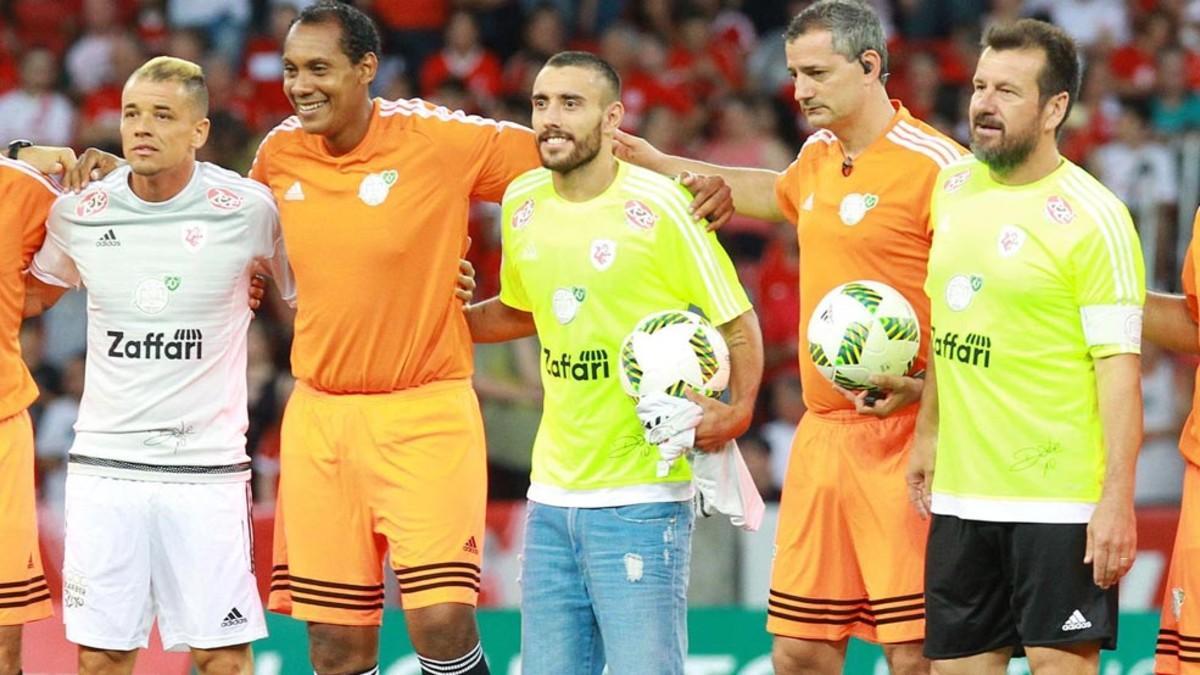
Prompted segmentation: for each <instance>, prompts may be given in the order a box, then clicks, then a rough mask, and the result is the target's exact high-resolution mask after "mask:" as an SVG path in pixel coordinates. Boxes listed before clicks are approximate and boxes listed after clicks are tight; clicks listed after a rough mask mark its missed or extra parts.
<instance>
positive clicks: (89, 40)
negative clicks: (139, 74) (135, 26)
mask: <svg viewBox="0 0 1200 675" xmlns="http://www.w3.org/2000/svg"><path fill="white" fill-rule="evenodd" d="M117 19H118V17H117V7H116V4H115V3H114V2H112V0H83V27H84V28H83V29H84V32H83V35H81V36H80V37H79V39H78V40H76V41H75V44H73V45H71V48H70V49H69V50H67V56H66V59H65V63H66V68H67V77H68V79H69V80H70V82H71V87H72V89H74V90H75V93H77V94H81V95H86V94H89V93H91V92H92V91H95V90H96V89H97V88H99V87H100V86H101V85H103V84H106V83H108V82H111V81H112V80H113V76H114V74H113V46H114V43H115V41H116V40H117V39H119V38H120V37H121V35H122V34H123V33H124V29H123V28H122V27H121V25H120V23H118V21H117Z"/></svg>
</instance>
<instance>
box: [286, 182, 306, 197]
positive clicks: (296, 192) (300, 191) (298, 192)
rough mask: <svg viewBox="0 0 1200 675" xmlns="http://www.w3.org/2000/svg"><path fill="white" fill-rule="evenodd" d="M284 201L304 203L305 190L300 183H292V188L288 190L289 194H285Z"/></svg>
mask: <svg viewBox="0 0 1200 675" xmlns="http://www.w3.org/2000/svg"><path fill="white" fill-rule="evenodd" d="M283 199H284V201H289V202H302V201H304V188H302V187H300V181H296V182H295V183H292V187H290V188H288V190H287V192H285V193H283Z"/></svg>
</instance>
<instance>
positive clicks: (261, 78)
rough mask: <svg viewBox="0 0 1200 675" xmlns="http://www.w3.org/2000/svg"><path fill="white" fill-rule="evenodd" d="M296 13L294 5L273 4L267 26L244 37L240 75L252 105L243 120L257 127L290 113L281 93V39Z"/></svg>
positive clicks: (261, 129)
mask: <svg viewBox="0 0 1200 675" xmlns="http://www.w3.org/2000/svg"><path fill="white" fill-rule="evenodd" d="M298 15H299V12H297V11H296V7H295V6H294V5H290V4H276V5H273V6H272V7H271V11H270V14H268V16H267V29H266V30H265V31H263V32H260V33H256V34H254V35H253V36H252V37H251V38H250V39H249V40H247V41H246V50H245V51H246V53H245V57H244V58H243V59H242V70H241V76H242V78H244V79H245V80H246V81H248V82H249V83H250V100H251V101H253V106H252V108H251V111H250V114H249V116H248V117H247V118H246V119H245V120H244V121H245V122H246V123H247V124H248V125H250V127H251V128H252V129H255V130H257V131H266V130H268V129H270V128H271V127H273V126H275V125H276V124H278V123H279V121H280V120H282V119H283V118H285V117H287V116H289V115H291V114H292V104H291V102H290V101H288V98H287V95H286V94H284V93H283V82H282V80H283V41H284V39H285V38H286V37H287V32H288V29H289V28H290V27H291V25H292V21H294V20H295V19H296V17H297V16H298ZM210 88H211V85H210Z"/></svg>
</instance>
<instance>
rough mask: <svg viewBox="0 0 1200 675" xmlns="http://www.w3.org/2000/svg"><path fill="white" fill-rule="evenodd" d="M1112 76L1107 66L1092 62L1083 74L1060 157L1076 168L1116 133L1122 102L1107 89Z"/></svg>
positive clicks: (1102, 63) (1064, 128) (1064, 134)
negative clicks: (1062, 156)
mask: <svg viewBox="0 0 1200 675" xmlns="http://www.w3.org/2000/svg"><path fill="white" fill-rule="evenodd" d="M1110 78H1111V74H1110V72H1109V69H1108V62H1106V61H1103V60H1094V61H1092V62H1091V63H1090V64H1089V65H1088V67H1087V69H1086V70H1085V71H1084V73H1083V84H1082V86H1081V87H1080V90H1079V102H1078V103H1076V104H1075V106H1074V107H1073V108H1072V109H1071V116H1070V117H1069V118H1067V121H1066V123H1065V124H1064V125H1063V140H1062V143H1060V144H1059V145H1060V147H1061V151H1062V154H1063V155H1064V156H1065V157H1066V158H1067V159H1069V160H1071V161H1073V162H1075V163H1076V164H1085V163H1086V162H1087V160H1088V156H1089V155H1091V153H1092V151H1094V150H1095V149H1096V148H1097V147H1099V146H1100V145H1102V144H1104V143H1107V142H1108V141H1109V139H1111V138H1112V136H1113V134H1114V133H1115V131H1116V126H1117V119H1118V118H1119V117H1120V115H1121V101H1120V100H1119V99H1118V98H1117V97H1116V96H1115V95H1114V94H1113V92H1112V89H1111V88H1110V87H1109V80H1110Z"/></svg>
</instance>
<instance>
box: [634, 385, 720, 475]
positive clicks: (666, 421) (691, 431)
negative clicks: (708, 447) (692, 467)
mask: <svg viewBox="0 0 1200 675" xmlns="http://www.w3.org/2000/svg"><path fill="white" fill-rule="evenodd" d="M703 412H704V411H703V410H702V409H701V408H700V406H698V405H696V404H695V403H692V402H691V401H689V400H687V399H686V398H679V397H677V396H671V395H670V394H666V393H661V392H655V393H652V394H646V395H644V396H642V397H641V399H639V400H638V404H637V415H638V419H640V420H641V421H642V428H644V429H645V430H646V441H647V442H649V443H650V444H651V445H653V446H656V447H657V448H658V456H659V462H658V470H657V474H658V477H659V478H662V477H663V476H666V475H667V474H668V473H670V471H671V465H672V464H674V463H675V460H677V459H679V458H680V457H682V456H683V453H685V452H687V451H688V450H690V449H691V448H692V446H693V445H695V444H696V427H697V426H699V424H700V417H701V416H702V415H703Z"/></svg>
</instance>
